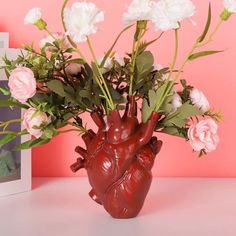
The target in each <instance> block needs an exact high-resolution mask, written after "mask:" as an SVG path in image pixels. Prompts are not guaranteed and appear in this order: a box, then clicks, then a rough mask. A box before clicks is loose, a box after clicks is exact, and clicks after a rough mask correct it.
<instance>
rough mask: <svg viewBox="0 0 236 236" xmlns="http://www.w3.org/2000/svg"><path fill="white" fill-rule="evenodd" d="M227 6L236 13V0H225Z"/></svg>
mask: <svg viewBox="0 0 236 236" xmlns="http://www.w3.org/2000/svg"><path fill="white" fill-rule="evenodd" d="M224 6H225V8H226V9H227V10H228V11H229V12H232V13H236V0H224Z"/></svg>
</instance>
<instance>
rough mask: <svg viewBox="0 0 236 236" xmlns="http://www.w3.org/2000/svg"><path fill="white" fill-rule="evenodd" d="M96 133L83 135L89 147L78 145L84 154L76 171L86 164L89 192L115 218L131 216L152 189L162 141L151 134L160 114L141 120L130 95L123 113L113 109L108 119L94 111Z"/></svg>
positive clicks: (77, 149)
mask: <svg viewBox="0 0 236 236" xmlns="http://www.w3.org/2000/svg"><path fill="white" fill-rule="evenodd" d="M91 116H92V119H93V121H94V122H95V123H96V125H97V126H98V131H97V133H94V132H93V131H92V130H89V131H88V132H87V133H86V134H84V135H83V136H82V138H83V140H84V142H85V145H86V148H87V150H85V149H83V148H81V147H77V148H76V152H78V153H79V154H80V155H81V157H80V158H78V159H77V162H76V163H75V164H73V165H72V166H71V169H72V170H73V171H74V172H75V171H78V170H79V169H81V168H85V169H86V170H87V173H88V178H89V183H90V185H91V187H92V189H91V191H90V193H89V195H90V197H91V198H92V199H93V200H94V201H96V202H97V203H99V204H101V205H103V207H104V208H105V209H106V211H107V212H108V213H109V214H110V215H111V216H112V217H114V218H132V217H135V216H137V215H138V213H139V212H140V210H141V209H142V206H143V203H144V200H145V198H146V195H147V193H148V191H149V188H150V185H151V181H152V173H151V169H152V167H153V164H154V160H155V156H156V155H157V153H158V152H159V151H160V149H161V146H162V142H161V141H159V140H157V138H156V137H152V135H153V132H154V129H155V126H156V124H157V121H158V118H159V115H158V114H157V113H155V112H154V113H153V114H152V115H151V117H150V119H149V120H148V122H147V123H145V124H143V123H139V122H138V119H137V104H136V102H135V100H134V97H129V98H128V103H127V105H126V110H125V113H124V115H123V117H121V115H120V113H119V111H118V110H113V111H111V112H110V114H109V115H108V117H107V119H106V120H105V119H104V118H103V116H102V115H100V114H99V113H96V112H94V113H93V114H92V115H91Z"/></svg>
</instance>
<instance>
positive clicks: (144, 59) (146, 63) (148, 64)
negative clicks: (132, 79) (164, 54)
mask: <svg viewBox="0 0 236 236" xmlns="http://www.w3.org/2000/svg"><path fill="white" fill-rule="evenodd" d="M153 64H154V57H153V55H152V53H151V52H150V51H145V52H143V53H141V54H140V55H139V56H138V57H137V59H136V68H137V74H138V75H140V74H144V73H145V72H149V71H150V70H151V69H152V67H153Z"/></svg>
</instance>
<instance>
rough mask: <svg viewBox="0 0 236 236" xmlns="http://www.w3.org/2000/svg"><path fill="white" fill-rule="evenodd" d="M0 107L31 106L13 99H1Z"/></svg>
mask: <svg viewBox="0 0 236 236" xmlns="http://www.w3.org/2000/svg"><path fill="white" fill-rule="evenodd" d="M0 107H20V108H25V109H27V108H29V107H28V106H27V105H24V104H21V103H19V102H16V101H13V100H0Z"/></svg>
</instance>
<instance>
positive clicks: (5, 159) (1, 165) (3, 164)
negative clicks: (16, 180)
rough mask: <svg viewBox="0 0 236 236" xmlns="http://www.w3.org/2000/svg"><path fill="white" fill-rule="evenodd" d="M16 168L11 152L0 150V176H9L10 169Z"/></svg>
mask: <svg viewBox="0 0 236 236" xmlns="http://www.w3.org/2000/svg"><path fill="white" fill-rule="evenodd" d="M15 169H16V164H15V162H14V159H13V157H12V154H11V152H9V151H3V152H0V177H1V176H9V175H10V174H11V171H12V170H15Z"/></svg>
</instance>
